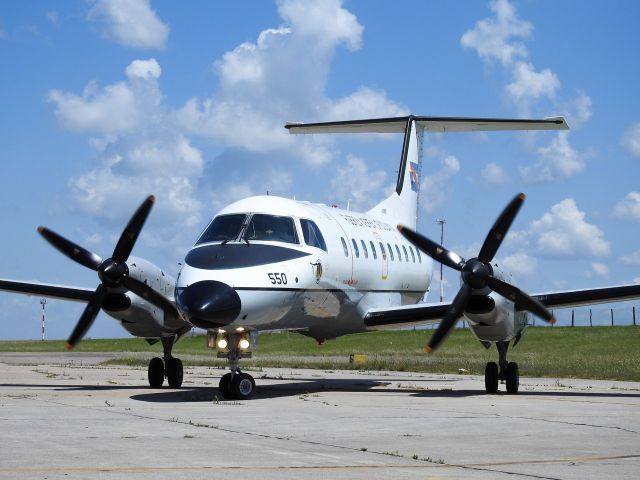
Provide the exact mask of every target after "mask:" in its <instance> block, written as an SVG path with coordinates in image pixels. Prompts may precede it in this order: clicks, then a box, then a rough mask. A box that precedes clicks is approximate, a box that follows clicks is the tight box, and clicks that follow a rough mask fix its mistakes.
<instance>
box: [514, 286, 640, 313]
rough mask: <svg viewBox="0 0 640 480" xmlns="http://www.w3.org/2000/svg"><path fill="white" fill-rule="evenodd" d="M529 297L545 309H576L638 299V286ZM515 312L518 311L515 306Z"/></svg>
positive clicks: (538, 294) (569, 291)
mask: <svg viewBox="0 0 640 480" xmlns="http://www.w3.org/2000/svg"><path fill="white" fill-rule="evenodd" d="M531 296H532V297H534V298H537V299H538V300H540V302H542V304H543V305H545V306H546V307H547V308H566V307H577V306H582V305H595V304H598V303H611V302H622V301H624V300H637V299H640V285H619V286H616V287H601V288H588V289H584V290H568V291H565V292H550V293H537V294H535V295H531ZM516 310H519V308H518V305H517V304H516Z"/></svg>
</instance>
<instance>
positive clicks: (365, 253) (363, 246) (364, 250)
mask: <svg viewBox="0 0 640 480" xmlns="http://www.w3.org/2000/svg"><path fill="white" fill-rule="evenodd" d="M360 244H361V245H362V253H364V258H369V252H367V244H366V243H364V240H360Z"/></svg>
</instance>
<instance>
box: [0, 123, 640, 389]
mask: <svg viewBox="0 0 640 480" xmlns="http://www.w3.org/2000/svg"><path fill="white" fill-rule="evenodd" d="M285 127H286V128H287V129H288V130H289V132H290V133H291V134H314V133H315V134H333V133H336V134H337V133H359V132H360V133H393V132H397V133H403V134H404V141H403V144H402V153H401V155H400V167H399V170H398V179H397V184H396V189H395V191H394V192H393V193H391V195H390V196H389V197H388V198H386V199H385V200H383V201H382V202H380V203H379V204H378V205H376V206H374V207H373V208H372V209H371V210H369V211H368V212H364V213H359V212H353V211H349V210H342V209H339V208H336V207H334V206H327V205H322V204H317V203H310V202H306V201H296V200H291V199H287V198H281V197H275V196H257V197H251V198H247V199H244V200H240V201H237V202H234V203H232V204H230V205H228V206H226V207H225V208H223V209H222V210H221V211H219V212H218V213H217V214H216V215H215V216H214V217H213V219H212V220H211V222H210V223H209V224H208V226H207V227H206V228H205V229H204V231H203V233H202V234H201V235H200V237H199V238H198V239H197V240H196V242H195V244H194V246H193V247H192V248H191V249H190V250H189V252H188V253H187V255H186V257H185V259H184V262H183V266H182V267H181V269H180V271H179V274H178V277H177V278H176V279H174V278H172V277H171V276H170V275H168V274H167V273H166V272H164V271H163V270H162V269H161V268H159V267H157V266H155V265H153V264H151V263H149V262H147V261H145V260H143V259H142V258H138V257H134V256H132V255H131V252H132V250H133V247H134V245H135V242H136V240H137V238H138V235H139V233H140V231H141V229H142V227H143V225H144V222H145V220H146V218H147V216H148V215H149V213H150V211H151V208H152V206H153V203H154V197H153V196H149V197H148V198H147V199H146V200H144V202H143V203H142V204H141V205H140V207H139V208H138V209H137V210H136V212H135V213H134V214H133V216H132V218H131V220H130V221H129V223H128V224H127V226H126V227H125V229H124V231H123V233H122V235H121V237H120V239H119V240H118V242H117V244H116V246H115V248H114V251H113V253H112V254H111V256H110V257H109V258H107V259H106V260H103V259H102V258H101V257H100V256H98V255H97V254H95V253H93V252H91V251H89V250H87V249H85V248H83V247H81V246H79V245H77V244H75V243H73V242H71V241H69V240H67V239H65V238H64V237H62V236H60V235H58V234H57V233H55V232H53V231H52V230H50V229H48V228H45V227H39V228H38V231H39V232H40V234H41V235H42V236H43V237H44V238H45V239H46V240H47V241H48V242H49V243H51V245H53V246H54V247H55V248H57V249H58V250H59V251H60V252H62V253H63V254H64V255H66V256H68V257H69V258H70V259H72V260H74V261H75V262H77V263H79V264H81V265H83V266H85V267H87V268H90V269H92V270H94V271H96V272H97V273H98V278H99V281H100V283H99V284H98V286H97V288H95V289H86V288H77V287H66V286H61V285H50V284H43V283H32V282H19V281H15V280H0V290H6V291H13V292H20V293H25V294H30V295H39V296H46V297H53V298H61V299H66V300H74V301H79V302H85V303H87V306H86V308H85V309H84V311H83V313H82V315H81V317H80V320H79V321H78V323H77V325H76V327H75V328H74V330H73V332H72V333H71V335H70V337H69V339H68V341H67V348H73V347H74V346H75V345H76V344H77V343H78V342H79V341H80V340H81V339H82V337H83V336H84V335H85V334H86V332H87V331H88V329H89V328H90V326H91V325H92V323H93V321H94V320H95V318H96V316H97V314H98V313H99V311H100V310H101V309H102V310H103V311H104V312H105V313H107V315H109V316H111V317H113V318H115V319H116V320H117V321H119V322H120V324H121V325H122V327H124V329H125V330H127V331H128V332H129V333H130V334H132V335H134V336H138V337H142V338H145V339H147V341H149V342H150V343H154V342H157V341H160V342H161V343H162V346H163V353H164V354H163V358H159V357H155V358H153V359H152V360H151V361H150V362H149V368H148V378H149V384H150V386H151V387H161V386H162V384H163V382H164V379H165V378H166V379H167V381H168V384H169V386H170V387H174V388H178V387H180V386H181V384H182V377H183V366H182V362H181V361H180V359H178V358H175V357H173V356H172V349H173V345H174V344H175V342H177V341H178V340H179V339H180V338H181V337H182V336H184V335H185V334H186V333H188V332H189V331H190V330H191V329H192V328H193V327H199V328H202V329H205V330H206V331H207V338H208V344H209V346H210V347H213V348H217V349H218V357H222V358H226V359H227V360H228V363H229V370H230V371H229V372H228V373H226V374H225V375H223V376H222V378H221V379H220V383H219V389H220V393H221V394H222V396H223V397H224V398H235V399H247V398H250V397H251V396H252V395H253V393H254V391H255V381H254V379H253V378H252V377H251V375H249V374H247V373H245V372H242V371H241V370H240V369H239V361H240V360H241V359H242V358H246V357H248V356H250V355H251V352H250V347H251V342H250V339H249V335H250V334H251V333H253V332H260V331H268V330H290V331H295V332H298V333H301V334H303V335H307V336H310V337H312V338H314V339H316V340H317V341H318V342H323V341H325V340H327V339H331V338H335V337H338V336H341V335H346V334H351V333H359V332H365V331H370V330H378V329H384V328H397V327H400V326H406V325H415V324H425V323H439V326H438V328H437V330H436V331H435V333H434V334H433V336H432V337H431V339H430V340H429V343H428V345H427V350H428V351H432V350H435V349H436V348H437V347H438V346H439V345H440V343H441V342H442V341H443V340H444V339H445V337H446V336H447V334H448V333H449V332H450V331H451V329H452V328H453V327H454V326H455V324H456V322H457V321H458V319H459V318H461V317H463V316H464V317H465V318H466V320H467V321H468V323H469V327H470V329H471V332H472V333H473V335H474V336H475V337H476V338H477V340H479V341H480V342H481V343H482V344H483V345H484V346H485V347H487V348H489V347H490V346H491V345H493V344H495V345H496V347H497V350H498V363H496V362H489V363H488V364H487V366H486V370H485V388H486V391H487V392H489V393H495V392H496V391H497V390H498V383H499V381H500V380H503V381H504V382H505V383H506V389H507V392H509V393H516V392H517V391H518V384H519V372H518V365H517V364H516V363H515V362H508V361H507V349H508V347H509V345H510V344H511V343H513V345H515V344H517V343H518V342H519V341H520V339H521V337H522V335H523V334H524V332H525V329H526V327H527V325H528V324H529V314H530V313H531V314H533V315H536V316H538V317H540V318H541V319H543V320H545V321H547V322H550V323H553V322H554V319H553V316H552V314H551V313H550V312H549V310H548V309H549V308H559V307H568V306H576V305H584V304H593V303H599V302H600V303H602V302H612V301H619V300H629V299H636V298H640V285H621V286H615V287H606V288H594V289H587V290H573V291H563V292H551V293H540V294H535V295H528V294H527V293H525V292H523V291H521V290H520V289H518V288H517V287H516V286H514V285H513V282H512V280H511V277H510V275H509V274H508V273H507V272H505V271H504V270H503V269H502V268H500V267H499V266H498V264H497V263H496V261H495V258H494V257H495V256H496V254H497V251H498V249H499V247H500V245H501V243H502V241H503V240H504V238H505V235H506V234H507V232H508V230H509V227H510V226H511V224H512V222H513V220H514V218H515V216H516V214H517V213H518V210H519V209H520V207H521V206H522V204H523V202H524V199H525V196H524V194H518V195H516V196H515V197H514V198H513V199H512V200H511V201H510V202H509V203H508V204H507V206H506V207H505V209H504V210H503V211H502V213H501V214H500V215H499V216H498V218H497V220H496V221H495V223H494V225H493V227H492V228H491V229H490V230H489V233H488V235H487V236H486V238H485V240H484V243H483V244H482V247H481V249H480V251H479V253H478V256H477V257H474V258H471V259H466V260H465V259H463V258H462V257H460V256H459V255H457V254H456V253H454V252H453V251H451V250H448V249H447V248H445V247H444V246H442V245H439V244H437V243H436V242H433V241H431V240H429V239H428V238H427V237H425V236H423V235H421V234H420V233H417V232H416V231H415V229H416V223H417V213H418V196H419V192H420V172H421V164H422V154H421V152H422V148H421V146H422V140H423V136H424V134H425V132H427V133H428V132H469V131H496V130H557V129H567V128H568V126H567V124H566V122H565V120H564V119H563V118H549V119H542V120H522V119H515V120H509V119H487V118H456V117H453V118H452V117H421V116H407V117H399V118H380V119H366V120H355V121H340V122H324V123H307V124H304V123H288V124H286V125H285ZM433 260H436V261H438V262H440V263H442V264H444V265H446V266H448V267H450V268H453V269H454V270H457V271H459V272H460V273H461V276H460V290H459V291H458V293H457V295H456V296H455V298H454V300H453V301H452V302H451V303H449V302H440V303H423V302H422V299H423V297H424V296H425V294H426V293H427V292H428V291H429V287H430V283H431V276H432V273H433Z"/></svg>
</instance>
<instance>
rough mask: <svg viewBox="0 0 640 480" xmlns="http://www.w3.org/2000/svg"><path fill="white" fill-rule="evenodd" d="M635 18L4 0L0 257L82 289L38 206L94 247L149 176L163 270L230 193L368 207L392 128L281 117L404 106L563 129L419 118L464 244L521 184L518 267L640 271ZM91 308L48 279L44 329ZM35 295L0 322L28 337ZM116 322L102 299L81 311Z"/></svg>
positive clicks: (424, 199)
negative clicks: (54, 291) (313, 126)
mask: <svg viewBox="0 0 640 480" xmlns="http://www.w3.org/2000/svg"><path fill="white" fill-rule="evenodd" d="M639 20H640V3H638V2H636V1H617V2H613V3H610V2H608V3H603V2H587V3H585V2H582V1H578V0H567V1H563V2H551V1H548V0H520V1H515V0H513V1H507V0H493V1H490V2H482V1H460V2H436V1H417V0H415V1H404V2H383V1H378V2H371V1H365V0H350V1H349V0H345V1H339V0H318V1H312V0H304V1H301V0H281V1H275V2H269V1H262V0H246V1H238V2H196V1H192V2H174V1H170V0H159V1H149V0H137V1H134V0H126V1H125V0H111V1H104V0H87V1H69V2H49V1H44V0H41V1H37V0H36V1H32V2H21V1H17V0H15V1H5V2H0V64H1V65H2V70H1V73H0V105H1V109H0V152H1V153H0V174H1V178H2V180H3V188H1V189H0V205H1V206H2V207H1V208H2V210H1V212H2V213H1V214H0V228H1V230H0V231H1V232H2V236H1V237H0V242H1V243H0V245H1V248H0V258H1V261H0V277H1V278H10V279H16V280H23V281H41V282H47V283H57V284H63V285H72V286H80V287H87V288H94V287H95V286H96V285H97V283H98V279H97V277H96V274H95V272H93V271H90V270H88V269H86V268H84V267H82V266H80V265H77V264H74V263H73V262H71V261H70V260H68V259H67V258H66V257H64V256H62V255H61V254H60V253H58V252H57V251H56V250H54V249H53V248H52V247H51V246H50V245H48V244H47V243H46V242H45V241H44V240H43V239H42V238H40V236H39V235H38V234H37V232H36V227H37V226H38V225H45V226H47V227H49V228H51V229H53V230H54V231H56V232H58V233H60V234H62V235H64V236H66V237H67V238H69V239H71V240H73V241H75V242H77V243H79V244H80V245H83V246H85V247H86V248H89V249H90V250H93V251H95V252H96V253H98V254H99V255H101V256H102V257H103V258H107V257H108V256H110V254H111V252H112V250H113V247H114V246H115V243H116V241H117V238H118V237H119V235H120V232H121V230H122V228H123V227H124V225H125V224H126V222H127V221H128V219H129V217H130V216H131V214H132V213H133V211H134V210H135V209H136V208H137V206H138V204H139V203H140V202H141V201H142V200H143V198H144V197H145V196H147V195H149V194H154V195H156V197H157V202H156V205H155V207H154V209H153V211H152V213H151V216H150V217H149V220H148V222H147V224H146V225H145V228H144V231H143V233H142V235H141V237H140V239H139V240H138V243H137V244H136V247H135V249H134V252H133V254H134V255H137V256H141V257H144V258H146V259H148V260H150V261H152V262H154V263H155V264H156V265H158V266H160V267H162V268H164V269H165V270H166V271H168V272H169V273H172V274H176V273H177V270H178V268H179V263H180V262H181V261H182V260H183V258H184V256H185V254H186V252H187V250H188V249H189V248H190V246H191V245H192V244H193V242H194V241H195V239H196V238H197V237H198V234H199V233H200V232H201V230H202V229H203V228H204V227H205V226H206V224H207V222H208V221H209V220H210V219H211V218H212V217H213V216H214V215H215V213H216V212H217V211H218V210H219V209H220V208H222V207H223V206H224V205H226V204H228V203H230V202H232V201H234V200H237V199H240V198H244V197H247V196H251V195H256V194H265V193H266V192H267V191H268V192H270V194H273V195H281V196H285V197H295V198H296V199H298V200H310V201H314V202H322V203H327V204H338V205H340V206H343V207H346V205H347V203H349V204H350V206H351V208H352V209H354V210H360V209H367V208H369V207H371V206H373V205H374V204H375V203H377V202H378V201H380V200H381V199H383V198H384V197H385V196H386V195H387V194H388V192H389V191H390V190H391V189H392V188H393V186H394V185H395V178H396V171H397V168H398V161H399V156H400V150H401V143H402V137H401V136H398V135H382V136H375V135H365V136H291V135H289V134H288V133H287V132H286V130H285V129H284V128H283V125H284V123H285V122H287V121H304V122H313V121H329V120H346V119H360V118H375V117H387V116H400V115H407V114H409V113H413V114H416V115H434V116H469V117H499V118H543V117H547V116H557V115H563V116H565V117H566V119H567V121H568V123H569V125H570V127H571V130H570V131H568V132H536V133H522V132H491V133H471V134H470V133H464V134H462V133H451V134H438V135H428V136H426V140H425V146H424V164H423V167H422V178H421V199H420V214H419V222H418V229H419V230H420V231H421V232H422V233H424V234H425V235H427V236H430V237H432V238H434V239H436V240H438V239H439V235H440V227H439V225H438V224H437V223H436V220H437V219H441V218H442V219H445V221H446V224H445V226H444V239H445V242H444V243H445V245H446V246H447V247H448V248H450V249H453V250H455V251H456V252H457V253H459V254H460V255H462V256H463V257H466V258H469V257H471V256H475V255H476V254H477V252H478V250H479V248H480V245H481V244H482V242H483V240H484V237H485V235H486V233H487V231H488V230H489V228H490V227H491V225H492V224H493V222H494V220H495V218H496V217H497V215H498V214H499V213H500V211H501V210H502V208H504V206H505V205H506V204H507V203H508V202H509V200H510V199H511V198H512V197H513V196H514V195H516V194H517V193H518V192H524V193H526V194H527V200H526V202H525V204H524V206H523V208H522V209H521V211H520V214H519V216H518V217H517V220H516V221H515V223H514V224H513V226H512V228H511V231H510V233H509V235H508V237H507V239H506V240H505V243H504V244H503V246H502V248H501V250H500V252H499V256H498V257H497V258H496V261H497V262H498V263H499V264H500V265H502V266H504V267H505V268H506V269H507V270H509V271H511V272H512V273H513V276H514V278H515V280H516V281H517V283H518V285H519V286H520V287H521V288H523V289H524V290H526V291H528V292H530V293H537V292H547V291H553V290H557V289H576V288H590V287H597V286H607V285H618V284H629V283H640V235H638V232H639V227H640V175H639V174H640V110H638V105H640V90H639V89H638V88H637V79H638V78H640V68H639V64H640V57H639V56H638V53H637V48H638V45H640V31H639V30H638V28H637V25H638V21H639ZM444 274H445V281H444V292H445V298H446V299H451V298H452V297H453V296H454V295H455V293H456V291H457V286H458V282H459V280H458V277H457V275H456V274H455V273H454V272H453V271H451V270H447V269H445V272H444ZM438 292H439V278H438V274H437V273H436V275H435V278H434V283H433V287H432V292H431V294H430V295H429V296H428V297H427V300H428V301H437V300H438ZM83 307H84V305H82V304H77V303H73V302H64V301H57V300H49V301H48V303H47V304H46V319H47V337H48V338H66V337H67V336H68V334H69V332H70V331H71V330H72V328H73V325H74V324H75V322H76V321H77V319H78V317H79V316H80V313H81V312H82V309H83ZM41 312H42V310H41V305H40V299H39V298H37V297H27V296H22V295H16V294H7V293H2V294H0V323H1V324H2V332H3V333H2V335H1V336H2V337H4V338H6V339H21V338H25V339H28V338H40V320H41V314H42V313H41ZM125 335H126V332H124V330H122V329H121V328H120V326H119V325H118V324H117V323H116V322H115V321H113V320H112V319H110V318H109V317H107V316H106V315H105V314H103V313H101V314H100V316H99V317H98V320H97V321H96V323H95V324H94V326H93V328H92V330H91V331H90V332H89V336H93V337H118V336H125Z"/></svg>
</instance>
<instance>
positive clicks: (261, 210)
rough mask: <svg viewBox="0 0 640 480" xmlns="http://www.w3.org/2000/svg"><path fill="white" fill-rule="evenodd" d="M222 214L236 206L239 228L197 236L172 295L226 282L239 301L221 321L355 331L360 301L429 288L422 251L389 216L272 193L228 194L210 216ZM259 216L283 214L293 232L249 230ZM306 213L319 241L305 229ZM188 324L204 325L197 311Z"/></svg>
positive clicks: (408, 300) (407, 297)
mask: <svg viewBox="0 0 640 480" xmlns="http://www.w3.org/2000/svg"><path fill="white" fill-rule="evenodd" d="M227 215H246V217H245V219H244V220H243V222H244V223H243V227H242V228H243V229H246V230H242V231H241V232H240V231H239V232H238V235H237V236H234V235H232V236H233V237H234V238H233V239H232V240H228V241H226V242H225V241H223V240H214V241H206V239H204V240H205V241H199V243H197V244H196V245H195V246H194V247H193V249H192V250H191V251H190V252H189V254H188V255H187V257H186V259H185V264H184V266H183V267H182V269H181V271H180V273H179V275H178V278H177V281H176V299H177V300H179V298H180V294H181V292H182V291H183V290H184V289H186V288H187V287H189V286H190V285H193V284H195V283H197V282H205V281H215V282H221V283H224V284H226V285H228V286H230V287H231V288H232V289H234V290H235V291H236V292H237V294H238V296H239V299H240V305H241V307H240V311H239V312H237V315H234V318H228V319H226V320H225V321H226V322H227V323H226V327H229V328H234V327H235V328H237V327H244V328H246V329H251V330H271V329H296V330H299V331H300V332H301V333H305V334H308V335H310V336H312V337H314V338H316V339H317V340H318V341H322V340H324V339H326V338H333V337H336V336H339V335H343V334H345V333H354V332H360V331H364V330H366V329H367V327H366V326H365V325H364V323H363V321H362V318H363V314H364V312H366V310H367V309H369V308H372V307H389V306H393V305H409V304H415V303H417V302H419V301H420V300H421V299H422V298H423V296H424V295H425V293H426V292H427V291H428V289H429V284H430V279H431V273H432V265H433V264H432V260H431V258H429V257H427V256H426V255H424V254H423V253H419V252H418V251H417V250H416V249H415V247H413V245H411V244H410V243H409V242H407V241H406V240H405V239H404V237H402V235H400V233H399V232H398V231H397V229H396V228H395V225H394V224H392V223H391V221H390V220H387V219H384V218H381V217H373V216H370V215H366V214H363V213H356V212H351V211H346V210H342V209H338V208H333V207H328V206H326V205H319V204H312V203H308V202H299V201H295V200H290V199H285V198H280V197H274V196H260V197H251V198H247V199H245V200H241V201H238V202H236V203H233V204H231V205H229V206H228V207H226V208H224V209H223V210H221V211H220V212H219V213H218V215H217V216H216V218H218V217H223V216H227ZM255 215H259V216H258V217H255V221H252V220H251V219H252V218H253V216H255ZM260 215H261V216H260ZM269 216H273V217H277V218H278V221H280V219H281V218H282V217H287V218H288V219H291V220H292V224H293V228H295V235H294V236H293V237H292V236H291V233H289V234H288V236H287V237H286V238H285V239H283V237H280V238H278V237H277V236H275V237H274V238H273V239H271V238H267V237H265V234H264V233H261V234H256V233H255V232H254V230H255V227H254V223H255V224H256V225H257V224H258V223H260V222H261V221H263V220H264V219H267V220H266V221H269V218H270V217H269ZM228 218H232V217H228ZM309 221H311V222H313V223H314V224H315V226H317V230H319V231H320V233H321V237H322V239H323V240H324V245H323V244H322V242H321V241H319V240H318V239H317V237H316V236H315V235H311V237H309V235H308V234H305V229H307V228H308V225H309ZM287 222H289V223H288V224H290V221H289V220H287ZM267 228H268V227H267ZM248 230H251V232H249V231H248ZM317 230H315V232H317ZM267 232H269V234H272V233H271V231H270V230H267ZM307 232H308V230H307ZM206 234H207V230H205V233H204V234H203V236H206ZM220 238H222V237H220ZM178 306H179V308H180V301H178ZM234 313H235V312H234ZM185 316H186V317H189V314H188V312H187V314H186V315H185ZM192 323H194V324H195V325H196V326H199V327H202V328H212V325H209V324H207V323H206V322H204V323H202V322H201V323H200V324H199V323H198V320H197V319H196V320H195V321H192Z"/></svg>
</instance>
